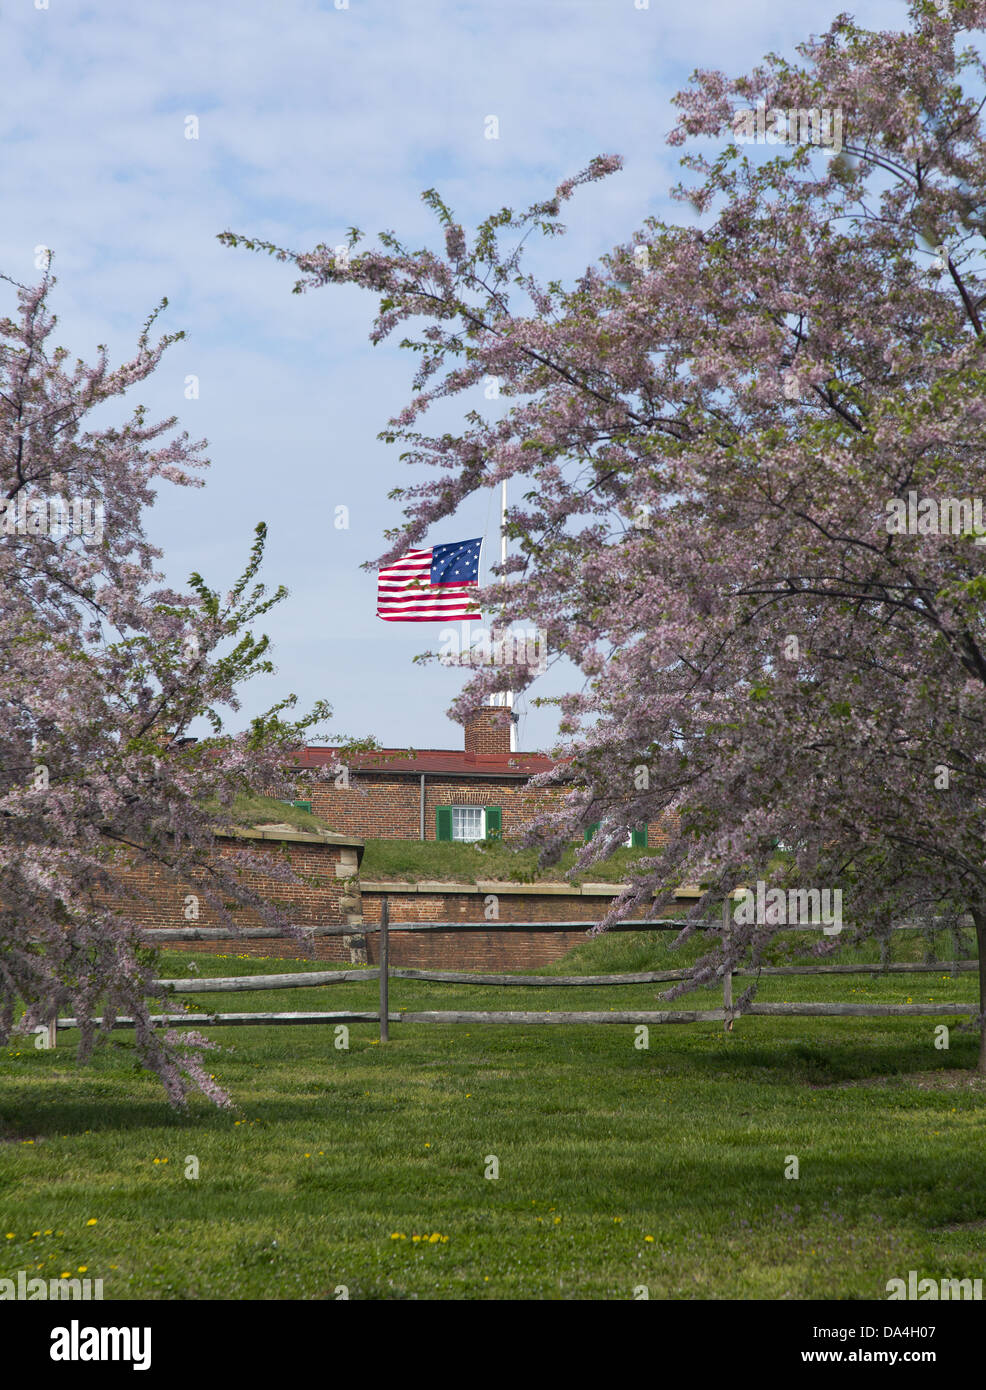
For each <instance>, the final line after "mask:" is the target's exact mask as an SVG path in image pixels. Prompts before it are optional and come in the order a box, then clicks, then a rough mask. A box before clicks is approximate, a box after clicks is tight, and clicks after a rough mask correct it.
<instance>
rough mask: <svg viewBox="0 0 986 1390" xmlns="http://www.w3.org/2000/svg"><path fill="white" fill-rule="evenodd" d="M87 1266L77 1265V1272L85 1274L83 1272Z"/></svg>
mask: <svg viewBox="0 0 986 1390" xmlns="http://www.w3.org/2000/svg"><path fill="white" fill-rule="evenodd" d="M88 1268H89V1266H88V1265H79V1273H80V1274H85V1272H86V1270H87V1269H88Z"/></svg>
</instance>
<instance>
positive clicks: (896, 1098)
mask: <svg viewBox="0 0 986 1390" xmlns="http://www.w3.org/2000/svg"><path fill="white" fill-rule="evenodd" d="M905 938H907V939H905ZM670 942H671V935H670V934H662V935H660V936H656V935H654V934H647V935H645V934H643V933H639V934H621V935H619V936H612V937H604V938H602V939H600V940H598V941H593V942H589V943H587V944H586V945H584V946H580V947H579V948H578V949H577V950H576V951H575V952H573V953H571V954H570V955H569V956H568V957H567V959H566V961H565V962H564V963H561V964H558V965H556V966H554V967H551V970H550V971H546V972H544V973H552V972H553V973H559V972H562V973H577V972H580V971H581V972H585V973H590V972H604V971H611V970H637V969H646V968H655V969H659V968H662V967H671V966H674V965H677V964H680V963H681V961H682V952H681V951H677V952H676V951H673V950H671V948H670ZM922 949H923V947H922V944H921V942H920V941H919V940H918V939H916V938H910V937H909V934H904V933H898V934H897V936H896V939H895V958H898V959H901V958H905V957H906V956H910V957H911V958H914V959H920V958H921V955H922ZM685 954H686V955H687V954H688V953H687V952H686V953H685ZM848 958H849V957H848V955H847V954H844V955H843V957H842V959H848ZM161 962H162V965H161V969H162V974H165V975H169V976H171V977H180V976H183V975H184V976H187V975H188V974H189V973H194V971H190V969H189V965H190V963H192V964H193V965H195V966H197V967H198V968H199V970H200V971H201V973H202V974H203V975H207V974H251V973H254V972H265V973H271V972H283V971H285V970H287V969H316V968H322V969H324V968H325V967H324V965H322V966H317V965H315V964H314V963H312V962H305V963H297V964H293V965H292V964H286V963H285V962H284V961H283V960H276V961H275V960H257V959H255V958H244V957H242V956H237V955H236V954H235V952H230V953H227V954H226V955H217V956H205V955H201V954H198V953H196V954H191V953H183V954H179V953H168V954H166V955H162V957H161ZM662 988H664V987H663V986H660V985H657V986H655V985H643V986H629V987H620V988H590V987H584V988H577V987H576V988H571V989H568V988H566V989H559V988H553V989H550V988H533V987H532V988H527V987H511V988H509V989H507V988H500V989H494V988H480V987H468V986H448V985H444V986H443V985H435V984H428V983H423V982H412V981H400V980H397V981H393V982H392V984H391V1008H392V1009H400V1008H402V1007H404V1008H409V1009H411V1008H414V1009H425V1008H439V1009H440V1008H472V1009H482V1008H491V1007H497V1008H513V1009H533V1008H547V1009H563V1008H564V1009H576V1008H591V1009H609V1008H638V1009H639V1008H651V1009H653V1008H660V1007H661V1006H662V1005H661V1002H660V1000H659V999H658V994H659V992H660V990H661V989H662ZM739 989H740V985H739V983H737V986H736V992H737V995H738V993H739ZM974 994H975V985H974V976H972V975H965V976H962V977H960V978H957V979H954V980H953V979H950V978H948V975H947V967H945V968H943V969H942V970H941V972H937V971H936V972H935V973H933V974H929V975H920V976H907V977H900V976H897V977H883V978H874V977H873V976H872V975H861V976H851V977H848V978H841V979H840V978H784V979H771V980H768V981H765V982H764V983H763V985H762V988H761V992H760V996H759V997H760V998H762V999H765V1000H766V999H839V998H842V999H855V998H860V999H866V1000H873V1001H875V1002H884V1001H885V1002H901V1003H902V1002H905V1001H906V1000H908V999H913V1000H914V1001H915V1002H919V1001H924V1000H927V999H930V1000H936V1001H937V1000H952V999H955V1000H969V1001H971V1000H972V999H973V998H974ZM376 998H377V985H376V982H374V981H367V982H366V983H365V984H363V983H359V982H357V983H353V984H347V985H335V986H331V987H329V988H326V989H311V990H291V991H269V992H263V993H258V994H235V995H229V994H227V995H218V994H211V995H195V996H188V1002H189V1003H190V1004H191V1006H192V1008H193V1009H194V1010H195V1011H200V1010H205V1009H218V1010H222V1011H244V1010H249V1011H261V1010H262V1011H267V1010H282V1009H292V1010H294V1009H318V1008H321V1009H336V1008H340V1007H342V1008H373V1007H374V1006H375V1002H376ZM715 998H716V996H714V995H713V993H711V992H707V993H706V994H705V995H704V996H689V998H688V1001H687V1002H686V1003H683V1005H682V1006H683V1007H688V1006H691V1004H692V1001H693V1000H694V1001H695V1002H696V1003H698V1002H707V1004H712V1003H713V1001H714V999H715ZM949 1021H951V1020H949ZM958 1021H959V1020H958V1019H956V1020H955V1022H956V1023H957V1022H958ZM940 1022H941V1020H939V1019H930V1018H928V1019H922V1018H909V1019H903V1020H891V1019H877V1020H864V1019H849V1018H839V1019H835V1018H832V1019H810V1020H808V1019H775V1018H770V1019H754V1018H746V1019H741V1020H740V1021H739V1022H738V1023H737V1025H736V1028H735V1030H734V1032H733V1033H732V1034H730V1035H728V1036H727V1035H725V1034H724V1032H723V1030H722V1027H721V1025H719V1024H693V1025H687V1026H665V1027H652V1028H651V1029H650V1047H649V1049H648V1050H638V1049H637V1048H635V1047H634V1029H633V1028H632V1027H626V1026H614V1027H612V1028H609V1027H587V1026H583V1027H570V1026H558V1027H543V1026H542V1027H523V1026H509V1027H495V1026H485V1027H475V1026H471V1025H460V1026H443V1025H425V1024H398V1023H395V1024H393V1025H392V1026H391V1041H390V1042H389V1043H388V1044H386V1045H383V1046H382V1045H380V1044H379V1042H378V1041H377V1029H376V1028H375V1026H372V1025H369V1024H367V1025H353V1026H352V1027H351V1029H350V1046H349V1050H348V1051H344V1050H339V1049H336V1048H335V1047H334V1046H333V1030H332V1028H330V1027H303V1028H280V1029H261V1028H237V1029H221V1028H215V1029H213V1030H212V1031H211V1036H212V1037H214V1038H215V1039H216V1040H217V1041H219V1042H220V1043H221V1045H222V1049H223V1050H222V1051H221V1052H218V1053H215V1054H213V1056H214V1061H213V1066H212V1069H213V1070H214V1072H215V1074H216V1076H217V1077H218V1078H219V1079H221V1080H222V1082H223V1083H224V1084H225V1085H227V1086H228V1088H229V1090H230V1091H231V1093H232V1095H233V1097H234V1099H235V1101H236V1108H235V1109H234V1110H233V1111H221V1112H220V1111H216V1110H214V1109H213V1108H211V1107H210V1106H209V1105H208V1104H207V1103H205V1102H204V1101H203V1100H201V1099H196V1100H193V1101H192V1103H191V1105H190V1108H189V1110H188V1112H187V1113H186V1114H184V1115H181V1114H176V1113H175V1112H173V1111H171V1110H170V1109H169V1108H168V1106H167V1105H166V1103H165V1101H164V1100H163V1099H162V1093H161V1090H160V1087H159V1085H158V1084H157V1083H156V1082H155V1081H154V1080H153V1079H151V1078H150V1077H148V1076H146V1075H145V1074H143V1073H141V1072H140V1070H139V1069H138V1068H137V1066H136V1062H135V1054H134V1050H133V1039H132V1035H130V1034H128V1033H126V1032H121V1033H118V1034H115V1035H114V1039H113V1042H112V1045H111V1046H110V1047H109V1048H107V1049H104V1050H102V1051H101V1052H100V1053H99V1055H98V1056H97V1059H96V1061H95V1062H94V1064H93V1065H92V1066H90V1067H87V1068H82V1069H80V1068H78V1067H77V1066H76V1064H75V1061H74V1053H75V1048H74V1042H75V1039H76V1035H74V1034H70V1033H61V1034H60V1035H59V1045H58V1049H57V1051H55V1052H53V1053H52V1052H42V1051H36V1050H35V1049H34V1047H33V1045H32V1040H30V1039H28V1040H26V1041H25V1042H22V1043H16V1044H14V1045H12V1046H9V1047H7V1048H6V1049H4V1050H3V1051H2V1052H0V1213H2V1215H0V1276H4V1277H11V1276H12V1275H14V1274H16V1271H17V1270H19V1269H25V1270H26V1271H28V1274H29V1276H30V1275H34V1274H36V1273H38V1272H39V1271H42V1270H43V1271H44V1272H45V1274H46V1275H48V1276H51V1275H60V1274H64V1273H72V1274H73V1275H78V1277H82V1274H81V1272H80V1271H82V1270H84V1272H85V1277H88V1278H102V1279H103V1280H104V1288H105V1296H106V1297H107V1298H139V1299H152V1298H153V1299H161V1298H164V1299H191V1298H195V1299H207V1298H236V1299H239V1298H269V1299H276V1298H334V1297H336V1294H335V1290H336V1288H337V1287H338V1286H339V1285H345V1286H346V1287H347V1288H348V1290H349V1296H350V1297H351V1298H354V1299H355V1298H388V1299H390V1298H396V1299H404V1298H419V1299H420V1298H468V1299H474V1298H475V1299H478V1298H490V1299H503V1298H536V1299H544V1298H547V1299H555V1298H557V1299H565V1298H616V1299H629V1298H632V1297H633V1295H634V1289H635V1288H638V1287H639V1286H641V1285H646V1286H647V1288H648V1289H649V1292H650V1297H651V1298H672V1299H678V1298H771V1299H785V1298H786V1299H803V1298H826V1299H828V1298H874V1297H875V1298H882V1297H885V1285H886V1282H887V1280H888V1279H891V1278H894V1277H903V1278H906V1276H907V1272H908V1271H909V1270H910V1269H915V1270H917V1271H918V1272H919V1276H920V1277H932V1278H941V1277H945V1276H954V1277H957V1278H961V1277H970V1278H981V1277H984V1276H986V1169H984V1165H983V1162H982V1152H983V1118H984V1113H986V1112H984V1102H986V1085H984V1084H983V1083H980V1082H977V1081H976V1080H974V1078H973V1077H972V1076H971V1074H970V1072H969V1070H968V1069H969V1068H971V1066H972V1063H973V1057H974V1052H975V1044H974V1040H973V1038H972V1037H971V1035H969V1034H963V1033H959V1032H957V1031H955V1029H953V1030H952V1033H951V1047H950V1049H949V1050H948V1051H939V1050H937V1049H936V1048H935V1046H934V1029H935V1026H936V1024H938V1023H940ZM205 1031H207V1032H209V1030H205ZM792 1154H793V1155H797V1157H798V1159H799V1163H800V1177H799V1178H798V1179H797V1180H792V1179H786V1178H785V1176H784V1170H785V1164H786V1161H787V1156H788V1155H792ZM489 1155H496V1157H497V1159H498V1160H499V1178H498V1179H496V1180H490V1179H487V1178H486V1177H484V1171H485V1169H486V1167H487V1161H488V1156H489ZM188 1156H195V1157H196V1158H197V1159H198V1162H199V1169H200V1176H199V1178H198V1179H197V1180H190V1179H188V1178H186V1177H185V1166H186V1160H187V1158H188ZM415 1236H417V1237H419V1238H420V1239H418V1240H415V1239H414V1237H415Z"/></svg>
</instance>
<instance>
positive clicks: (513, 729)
mask: <svg viewBox="0 0 986 1390" xmlns="http://www.w3.org/2000/svg"><path fill="white" fill-rule="evenodd" d="M506 563H507V480H506V478H504V480H503V482H502V483H501V484H500V564H501V565H505V564H506ZM504 583H506V580H504ZM501 701H502V703H503V705H504V706H505V707H506V708H507V709H509V711H510V751H511V753H516V752H517V725H516V723H515V722H514V718H513V710H514V692H513V691H512V690H505V691H504V692H503V694H502V695H501V696H500V697H498V699H497V703H500V702H501Z"/></svg>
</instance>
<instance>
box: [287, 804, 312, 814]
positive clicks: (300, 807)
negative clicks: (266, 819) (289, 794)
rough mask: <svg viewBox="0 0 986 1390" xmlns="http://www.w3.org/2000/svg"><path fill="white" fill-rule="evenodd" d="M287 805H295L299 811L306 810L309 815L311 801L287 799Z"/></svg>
mask: <svg viewBox="0 0 986 1390" xmlns="http://www.w3.org/2000/svg"><path fill="white" fill-rule="evenodd" d="M288 805H289V806H294V807H296V808H297V809H298V810H299V811H307V812H308V814H309V815H311V813H312V803H311V802H310V801H289V802H288Z"/></svg>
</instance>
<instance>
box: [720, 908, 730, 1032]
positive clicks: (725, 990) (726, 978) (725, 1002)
mask: <svg viewBox="0 0 986 1390" xmlns="http://www.w3.org/2000/svg"><path fill="white" fill-rule="evenodd" d="M728 945H729V895H728V894H727V895H726V898H725V900H724V901H723V904H722V948H723V951H725V950H726V948H727V946H728ZM722 1007H723V1009H724V1010H725V1013H726V1017H725V1018H724V1019H723V1021H722V1027H723V1031H724V1032H726V1033H731V1032H732V1031H733V1020H732V1017H731V1010H732V1007H733V970H732V966H728V967H727V968H726V969H724V970H723V973H722Z"/></svg>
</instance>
